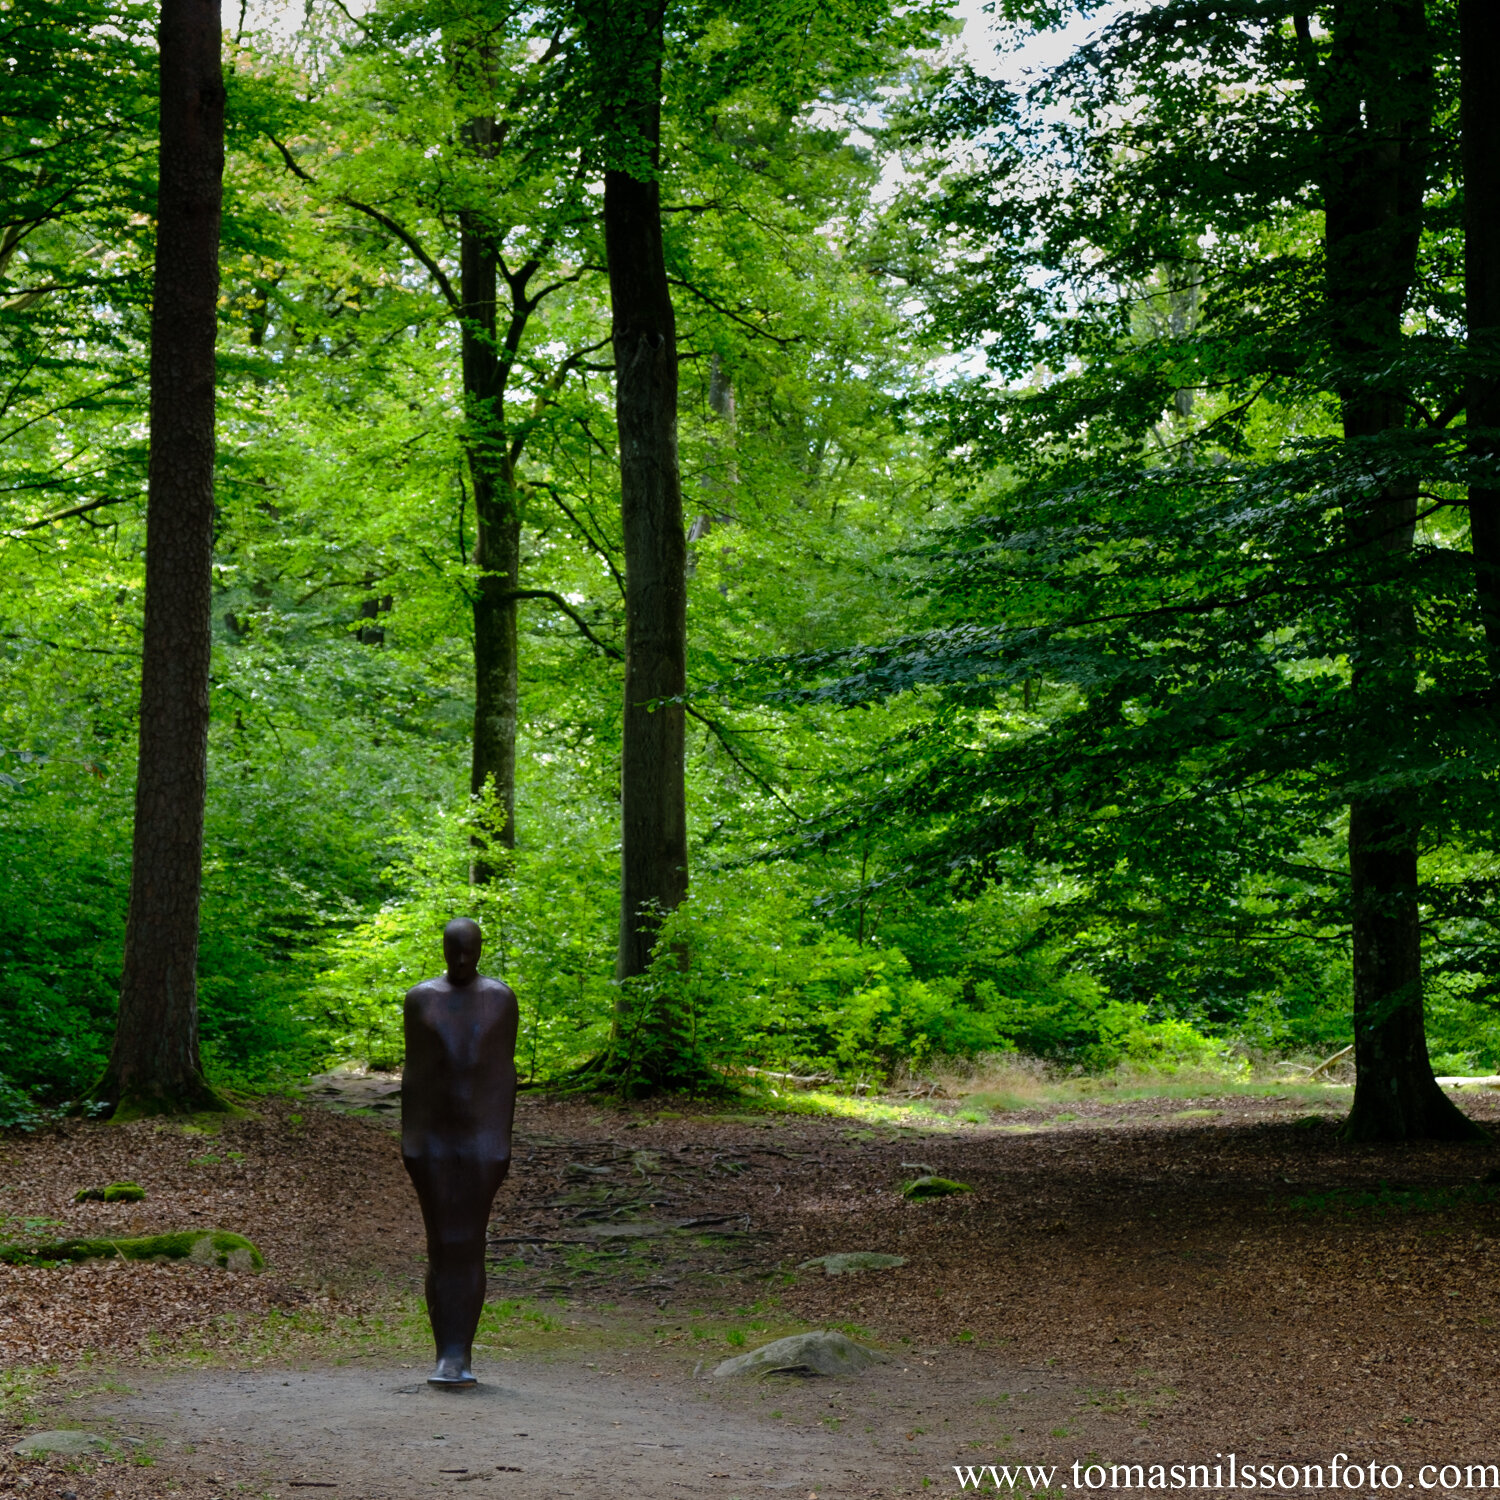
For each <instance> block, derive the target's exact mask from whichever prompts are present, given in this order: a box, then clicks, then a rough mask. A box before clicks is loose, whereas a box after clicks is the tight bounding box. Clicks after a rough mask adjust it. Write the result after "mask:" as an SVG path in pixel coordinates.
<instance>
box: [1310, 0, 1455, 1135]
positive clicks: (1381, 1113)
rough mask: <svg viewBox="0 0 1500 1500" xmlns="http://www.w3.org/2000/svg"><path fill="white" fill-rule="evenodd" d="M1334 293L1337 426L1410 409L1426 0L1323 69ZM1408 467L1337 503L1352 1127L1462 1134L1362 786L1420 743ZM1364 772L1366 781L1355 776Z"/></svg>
mask: <svg viewBox="0 0 1500 1500" xmlns="http://www.w3.org/2000/svg"><path fill="white" fill-rule="evenodd" d="M1319 102H1320V106H1321V124H1322V128H1323V131H1324V145H1325V150H1326V152H1327V158H1326V160H1327V174H1326V177H1325V181H1324V214H1325V231H1324V233H1325V238H1324V250H1325V256H1326V268H1327V269H1326V274H1327V284H1326V295H1327V310H1328V315H1329V319H1330V323H1331V328H1332V342H1333V351H1334V357H1335V358H1336V359H1337V360H1339V361H1341V362H1342V364H1343V366H1344V370H1343V373H1342V375H1341V377H1340V383H1341V390H1340V402H1341V407H1342V417H1343V430H1344V438H1345V441H1346V442H1348V443H1351V444H1359V443H1361V442H1368V441H1369V440H1372V439H1378V438H1379V437H1380V436H1381V435H1382V434H1384V433H1388V432H1392V431H1395V430H1399V429H1400V428H1401V427H1402V426H1403V425H1404V422H1405V409H1406V408H1405V401H1404V397H1403V393H1402V392H1401V391H1400V390H1398V389H1394V388H1392V387H1391V385H1390V384H1389V381H1388V378H1386V377H1383V376H1382V375H1381V374H1380V373H1379V367H1380V365H1381V364H1382V362H1383V361H1384V359H1386V358H1388V357H1389V356H1390V355H1392V354H1394V353H1396V352H1397V351H1398V350H1399V348H1400V346H1401V315H1402V310H1403V308H1404V307H1405V304H1406V299H1407V296H1408V294H1409V292H1410V289H1411V285H1412V281H1413V279H1414V277H1415V275H1416V264H1417V250H1418V244H1419V240H1420V235H1421V229H1422V198H1423V193H1424V190H1425V188H1426V185H1427V174H1428V170H1429V168H1428V157H1429V153H1430V150H1431V145H1430V135H1431V126H1432V109H1433V98H1432V63H1431V54H1430V42H1429V38H1428V33H1427V22H1426V14H1425V9H1424V6H1423V4H1422V0H1396V3H1390V0H1346V3H1344V4H1343V5H1341V6H1339V7H1338V8H1337V9H1336V11H1335V25H1334V36H1333V45H1332V48H1331V52H1330V55H1329V60H1328V62H1327V64H1326V65H1325V69H1324V74H1323V77H1322V78H1321V79H1320V100H1319ZM1416 501H1417V495H1416V485H1415V483H1414V482H1413V483H1408V482H1406V481H1398V482H1396V483H1391V484H1384V485H1372V486H1371V488H1369V489H1368V490H1367V491H1366V492H1365V493H1364V494H1362V495H1359V496H1357V497H1352V498H1350V499H1349V500H1348V501H1347V502H1346V504H1345V528H1346V533H1347V535H1348V537H1349V539H1350V542H1351V543H1352V547H1351V553H1352V555H1353V557H1354V558H1355V559H1356V563H1357V569H1358V571H1357V576H1356V581H1355V584H1354V594H1353V604H1352V609H1351V624H1352V640H1351V642H1350V647H1351V649H1350V657H1351V662H1352V685H1351V688H1352V693H1353V698H1354V716H1353V717H1354V722H1353V725H1352V729H1351V735H1350V743H1349V746H1348V771H1349V775H1350V777H1351V780H1352V782H1353V783H1354V785H1355V787H1356V788H1357V790H1356V791H1355V793H1354V795H1353V796H1352V797H1351V800H1350V806H1349V880H1350V922H1351V947H1352V960H1353V981H1354V1060H1355V1090H1354V1103H1353V1106H1352V1108H1351V1110H1350V1114H1349V1119H1348V1121H1347V1123H1346V1126H1345V1129H1346V1133H1347V1134H1348V1135H1349V1136H1350V1137H1351V1138H1353V1139H1357V1140H1372V1141H1374V1140H1383V1141H1401V1140H1414V1139H1423V1138H1439V1139H1458V1138H1463V1137H1466V1136H1469V1135H1471V1134H1472V1133H1473V1129H1474V1127H1473V1126H1472V1125H1471V1124H1470V1122H1469V1121H1468V1120H1467V1119H1466V1118H1465V1116H1464V1115H1463V1114H1462V1113H1461V1112H1460V1111H1459V1110H1458V1109H1457V1107H1456V1106H1455V1105H1454V1104H1453V1102H1452V1101H1451V1100H1450V1099H1449V1098H1448V1097H1447V1096H1446V1095H1445V1094H1444V1093H1443V1091H1442V1090H1441V1089H1440V1088H1438V1086H1437V1084H1436V1082H1435V1081H1434V1079H1433V1075H1432V1068H1431V1065H1430V1064H1429V1062H1428V1058H1427V1043H1426V1035H1425V1030H1424V1022H1423V1003H1422V946H1421V923H1420V908H1419V904H1418V885H1417V841H1418V834H1419V831H1420V825H1419V811H1418V808H1417V806H1416V799H1415V796H1414V795H1413V794H1411V793H1409V792H1406V791H1403V790H1401V789H1399V788H1379V787H1371V786H1370V783H1371V782H1372V781H1375V780H1377V779H1378V777H1379V775H1380V773H1381V771H1382V770H1384V771H1387V772H1388V771H1389V769H1390V768H1391V766H1392V765H1394V764H1398V763H1399V761H1400V760H1401V758H1402V751H1403V749H1404V748H1407V747H1410V746H1411V745H1412V744H1413V735H1414V732H1415V731H1414V724H1413V708H1414V704H1413V696H1414V692H1415V686H1416V644H1417V627H1416V616H1415V610H1414V605H1413V598H1412V592H1411V585H1410V582H1409V577H1408V573H1409V570H1408V567H1407V559H1408V558H1409V557H1410V554H1411V551H1412V545H1413V540H1414V534H1415V525H1416V511H1417V506H1416ZM1362 786H1363V788H1365V789H1358V788H1361V787H1362Z"/></svg>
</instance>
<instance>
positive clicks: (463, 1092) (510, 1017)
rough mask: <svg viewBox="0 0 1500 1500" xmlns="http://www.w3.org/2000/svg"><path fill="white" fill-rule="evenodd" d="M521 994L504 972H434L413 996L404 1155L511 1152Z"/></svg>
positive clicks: (503, 1157) (472, 1158) (478, 1158)
mask: <svg viewBox="0 0 1500 1500" xmlns="http://www.w3.org/2000/svg"><path fill="white" fill-rule="evenodd" d="M517 1016H518V1012H517V1007H516V997H515V995H514V994H513V993H512V991H511V988H510V986H509V985H507V984H503V983H501V981H500V980H498V979H486V978H484V977H483V976H476V977H475V978H473V979H471V980H470V981H469V982H468V983H467V984H463V985H454V984H451V983H450V982H449V980H448V979H447V977H446V976H440V977H439V978H437V979H429V980H427V981H426V982H425V983H423V984H419V985H417V986H416V987H415V988H413V989H411V990H409V991H408V992H407V996H406V1069H405V1072H404V1074H403V1075H402V1083H401V1154H402V1155H403V1156H404V1157H407V1158H408V1159H411V1160H422V1161H428V1162H435V1161H439V1160H451V1161H469V1162H502V1161H508V1160H509V1159H510V1132H511V1120H512V1117H513V1116H514V1114H515V1107H516V1067H515V1061H514V1058H515V1047H516V1026H517Z"/></svg>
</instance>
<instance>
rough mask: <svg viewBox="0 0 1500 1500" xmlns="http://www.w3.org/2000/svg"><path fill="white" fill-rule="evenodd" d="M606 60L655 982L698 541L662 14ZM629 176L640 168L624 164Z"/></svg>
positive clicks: (647, 915)
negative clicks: (687, 488) (680, 363)
mask: <svg viewBox="0 0 1500 1500" xmlns="http://www.w3.org/2000/svg"><path fill="white" fill-rule="evenodd" d="M605 11H606V18H605V20H604V21H603V23H602V25H600V26H598V27H597V28H596V30H595V35H594V41H595V46H596V48H598V47H601V46H603V47H612V48H614V49H615V55H614V57H613V58H604V59H602V62H603V63H604V65H605V67H604V69H601V71H604V70H605V69H608V70H609V71H611V72H614V71H615V70H617V69H618V70H621V73H622V76H623V84H624V87H623V88H622V89H621V90H620V92H617V93H616V94H615V95H614V97H615V99H616V100H621V98H622V95H623V99H624V101H626V102H624V103H623V104H621V105H619V106H617V113H616V114H615V117H614V121H613V124H614V127H615V128H614V131H613V133H614V135H615V137H616V138H615V140H614V141H613V142H612V143H611V145H612V147H613V149H614V150H615V151H616V152H617V153H618V154H617V155H616V157H615V161H616V163H617V164H616V165H615V167H614V169H612V170H609V171H606V173H605V176H604V239H605V249H606V253H607V259H608V262H609V293H610V306H611V311H612V325H611V333H612V339H613V344H614V359H615V416H616V421H617V423H618V427H619V442H620V508H621V518H622V522H623V530H624V544H625V719H624V748H623V753H622V764H621V775H620V800H621V819H620V822H621V827H620V834H621V851H620V874H621V879H620V943H619V950H618V956H617V958H616V964H615V972H616V976H617V977H618V978H620V979H629V978H631V977H632V976H634V975H636V974H641V973H644V972H645V970H646V969H647V967H648V966H649V964H650V961H651V950H652V947H653V945H654V943H655V941H656V933H657V930H658V928H659V926H660V923H661V919H662V917H663V916H664V915H665V914H666V913H668V912H671V911H673V910H674V909H675V908H676V907H677V906H678V905H679V904H680V903H681V901H682V899H683V898H684V897H685V896H686V895H687V881H688V867H687V803H686V790H685V782H684V774H683V755H684V715H683V710H682V708H681V706H680V705H678V704H675V703H671V702H667V701H664V700H669V699H674V698H678V697H680V696H681V694H682V693H683V691H684V689H685V688H686V686H687V574H686V566H687V542H686V539H685V537H684V535H683V528H682V484H681V479H680V476H679V473H678V463H677V329H676V323H675V320H674V316H673V311H672V296H671V288H670V286H669V284H668V281H667V267H666V255H665V249H664V246H663V241H662V220H661V190H660V186H659V184H658V182H657V180H656V171H657V168H658V166H659V161H660V142H661V59H662V51H663V39H662V27H663V19H664V12H663V10H662V7H661V6H660V5H659V4H651V3H647V4H640V3H635V4H629V3H619V4H613V5H609V6H607V7H605ZM626 163H628V167H627V166H626V165H625V164H626Z"/></svg>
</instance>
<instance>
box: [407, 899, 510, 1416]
mask: <svg viewBox="0 0 1500 1500" xmlns="http://www.w3.org/2000/svg"><path fill="white" fill-rule="evenodd" d="M482 941H483V936H482V934H481V933H480V930H479V924H478V923H477V922H471V921H470V920H469V919H468V918H467V917H460V918H458V919H457V920H456V921H452V922H450V923H448V925H447V926H446V927H445V928H444V929H443V957H444V958H445V959H446V960H447V963H448V972H447V973H446V974H443V975H440V976H439V977H438V978H436V979H429V980H427V981H425V982H424V983H422V984H419V985H416V986H415V987H413V988H412V989H410V990H408V991H407V994H406V1070H405V1072H404V1074H403V1075H402V1080H401V1159H402V1161H403V1162H404V1163H405V1164H406V1170H407V1172H408V1174H409V1175H410V1177H411V1180H412V1185H413V1186H414V1187H415V1188H416V1190H417V1199H418V1201H419V1202H420V1203H421V1205H422V1220H423V1222H424V1223H425V1225H426V1226H427V1316H428V1318H429V1319H430V1320H431V1322H432V1336H433V1340H434V1341H435V1343H436V1344H437V1368H436V1369H435V1370H434V1371H433V1373H432V1374H431V1375H430V1376H428V1378H427V1383H428V1385H432V1386H438V1387H441V1388H444V1389H460V1388H463V1387H466V1386H472V1385H475V1384H476V1383H477V1382H476V1381H475V1379H474V1372H473V1370H472V1369H471V1368H470V1366H471V1364H472V1361H473V1350H474V1330H475V1329H476V1328H478V1326H479V1314H480V1312H481V1310H482V1309H483V1307H484V1288H485V1270H484V1248H485V1232H486V1229H487V1228H488V1226H489V1218H490V1205H491V1204H492V1203H493V1202H494V1199H495V1194H496V1192H498V1191H499V1188H500V1184H501V1183H502V1182H504V1181H505V1174H506V1173H507V1172H508V1171H509V1170H510V1132H511V1122H512V1120H513V1118H514V1116H515V1111H516V1063H515V1054H516V1026H517V1021H518V1016H519V1011H518V1008H517V1005H516V997H515V994H514V993H513V992H512V990H511V988H510V986H509V985H508V984H503V983H501V981H500V980H498V979H486V978H485V977H484V976H483V975H482V974H480V972H479V953H480V948H481V945H482Z"/></svg>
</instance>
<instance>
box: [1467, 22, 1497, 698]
mask: <svg viewBox="0 0 1500 1500" xmlns="http://www.w3.org/2000/svg"><path fill="white" fill-rule="evenodd" d="M1458 16H1459V29H1460V38H1461V40H1460V46H1461V50H1462V68H1461V83H1460V88H1461V92H1462V115H1463V171H1464V293H1465V297H1466V299H1467V302H1468V323H1469V348H1470V351H1471V352H1472V353H1473V355H1474V356H1475V358H1476V359H1478V360H1483V361H1485V362H1486V364H1487V365H1488V367H1489V368H1488V369H1487V370H1486V371H1485V372H1484V373H1482V374H1481V373H1478V372H1475V373H1473V374H1471V375H1470V376H1469V382H1468V387H1469V388H1468V400H1467V406H1468V421H1469V426H1470V427H1481V428H1483V427H1488V428H1492V429H1500V371H1497V359H1500V88H1497V87H1496V79H1495V66H1496V63H1497V61H1500V6H1497V5H1496V4H1495V3H1494V0H1460V3H1459V7H1458ZM1471 451H1472V452H1473V453H1474V454H1475V455H1476V456H1477V457H1484V458H1488V459H1491V460H1493V459H1494V458H1495V457H1496V455H1497V453H1500V441H1497V440H1496V439H1495V438H1494V437H1487V438H1478V439H1475V440H1474V441H1473V442H1472V443H1471ZM1469 531H1470V535H1471V537H1472V545H1473V549H1474V575H1475V586H1476V591H1477V594H1478V598H1479V613H1480V618H1481V620H1482V621H1483V624H1484V634H1485V641H1486V644H1487V647H1488V650H1489V660H1490V674H1491V676H1492V677H1493V678H1494V681H1495V686H1496V688H1497V690H1500V486H1495V485H1477V484H1476V485H1470V486H1469Z"/></svg>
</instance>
